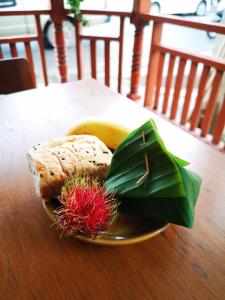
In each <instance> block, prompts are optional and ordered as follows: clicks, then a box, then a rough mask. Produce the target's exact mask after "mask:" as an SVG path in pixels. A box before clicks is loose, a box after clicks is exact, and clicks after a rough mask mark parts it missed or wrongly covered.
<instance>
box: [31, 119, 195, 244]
mask: <svg viewBox="0 0 225 300" xmlns="http://www.w3.org/2000/svg"><path fill="white" fill-rule="evenodd" d="M107 147H108V148H111V149H112V150H115V151H114V153H113V154H112V153H111V151H110V150H109V149H108V148H107ZM27 157H28V161H29V165H30V170H31V171H32V172H33V174H34V182H35V188H36V193H37V194H38V195H40V196H41V197H42V198H45V199H46V198H52V197H57V201H56V203H57V205H56V206H55V207H56V210H55V211H54V218H55V223H56V224H57V226H58V227H59V228H61V229H62V230H63V233H66V234H69V235H71V234H75V235H84V236H86V237H88V238H93V239H94V238H96V237H97V236H99V235H101V234H104V233H105V232H107V231H108V230H109V228H110V226H111V225H112V223H113V222H114V221H115V220H116V217H117V215H118V214H119V213H121V214H122V213H123V214H127V215H133V216H136V217H138V218H139V219H141V220H144V221H146V220H148V221H149V220H153V221H159V222H163V223H164V224H166V223H173V224H178V225H182V226H185V227H189V228H191V227H192V226H193V222H194V211H195V205H196V201H197V198H198V195H199V191H200V186H201V178H200V177H199V176H198V175H197V174H195V173H194V172H192V171H190V170H189V169H187V168H186V166H187V165H188V164H189V163H188V162H186V161H184V160H182V159H181V158H179V157H177V156H175V155H173V154H172V153H171V152H169V151H168V149H167V148H166V146H165V144H164V142H163V140H162V138H161V137H160V135H159V132H158V130H157V127H156V124H155V123H154V121H153V120H152V119H150V120H148V121H147V122H145V123H144V124H143V125H142V126H140V127H138V128H136V129H135V130H133V131H130V130H129V129H125V128H122V127H121V126H119V125H116V124H112V123H108V122H105V121H96V120H92V121H91V120H89V121H84V122H82V123H79V124H77V125H76V126H74V127H73V128H72V129H71V130H70V131H69V132H68V135H67V136H65V137H60V138H55V139H53V140H51V141H49V142H45V143H42V144H38V145H37V146H34V147H33V148H32V149H31V150H30V151H29V152H28V154H27Z"/></svg>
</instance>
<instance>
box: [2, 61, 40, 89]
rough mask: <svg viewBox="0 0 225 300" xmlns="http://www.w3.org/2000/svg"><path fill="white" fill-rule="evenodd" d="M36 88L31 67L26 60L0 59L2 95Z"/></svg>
mask: <svg viewBox="0 0 225 300" xmlns="http://www.w3.org/2000/svg"><path fill="white" fill-rule="evenodd" d="M35 87H36V85H35V82H34V78H33V76H32V72H31V69H30V65H29V63H28V61H27V60H26V59H24V58H13V59H0V94H9V93H14V92H19V91H23V90H29V89H33V88H35Z"/></svg>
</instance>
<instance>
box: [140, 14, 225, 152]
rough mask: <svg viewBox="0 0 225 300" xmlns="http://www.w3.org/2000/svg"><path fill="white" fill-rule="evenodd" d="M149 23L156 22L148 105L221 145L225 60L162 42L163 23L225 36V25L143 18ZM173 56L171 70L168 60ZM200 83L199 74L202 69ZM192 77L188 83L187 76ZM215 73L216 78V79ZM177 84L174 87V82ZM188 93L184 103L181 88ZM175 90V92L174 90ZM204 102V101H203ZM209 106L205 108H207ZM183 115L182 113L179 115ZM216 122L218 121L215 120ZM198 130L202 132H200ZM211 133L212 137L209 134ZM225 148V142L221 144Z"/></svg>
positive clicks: (223, 121)
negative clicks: (164, 77)
mask: <svg viewBox="0 0 225 300" xmlns="http://www.w3.org/2000/svg"><path fill="white" fill-rule="evenodd" d="M140 18H141V19H143V20H145V21H153V31H152V37H151V49H150V57H149V65H148V74H147V80H146V90H145V99H144V106H145V107H147V108H150V109H152V110H154V111H157V112H159V113H161V114H162V115H164V116H166V117H167V118H168V119H169V120H173V121H175V122H176V123H178V124H179V125H182V126H184V125H185V128H186V129H188V130H190V131H195V133H196V134H199V135H200V136H201V137H203V138H205V140H206V141H209V142H210V143H211V142H212V143H213V144H219V143H220V142H221V140H222V134H223V130H224V126H225V114H224V110H225V88H224V87H222V86H221V82H222V77H223V76H224V72H225V59H222V58H215V57H208V56H204V55H202V54H201V55H199V54H196V53H193V52H191V51H187V50H183V49H179V48H174V47H172V46H168V45H164V44H163V43H162V42H161V34H162V29H163V24H166V23H170V24H174V25H180V26H185V27H190V28H194V29H200V30H206V31H212V32H216V33H220V34H224V35H225V25H221V24H212V23H198V22H194V21H189V20H183V19H181V18H174V17H162V16H156V15H143V14H142V15H140ZM166 56H169V63H168V67H167V69H165V68H166V66H165V57H166ZM177 60H178V61H179V64H178V71H177V73H176V74H174V65H175V61H177ZM201 67H202V71H201V75H200V79H199V83H198V84H196V82H198V80H197V79H198V78H197V73H198V72H197V71H198V70H199V71H200V69H201ZM185 68H186V71H187V72H186V73H187V74H188V76H187V80H186V83H184V73H185ZM163 72H164V73H166V80H165V90H164V93H163V95H161V87H162V75H163ZM212 74H213V77H212ZM210 75H211V77H212V78H211V79H212V83H211V88H210V92H209V96H208V97H207V99H206V96H207V95H206V93H205V92H206V85H207V82H208V80H209V77H210ZM174 76H175V83H174V86H173V87H172V79H173V77H174ZM182 87H183V88H184V90H185V96H184V100H182V99H181V89H182ZM194 88H195V89H196V90H197V96H196V97H194V107H193V108H191V107H190V103H191V99H193V90H194ZM220 88H223V94H224V96H223V99H222V104H221V105H220V107H219V111H218V112H216V105H217V103H218V92H219V89H220ZM172 89H173V90H174V93H172V92H171V90H172ZM203 100H204V101H203ZM204 104H205V106H204ZM179 112H180V113H179ZM213 119H214V120H213ZM196 129H198V130H196ZM209 133H210V135H208V134H209ZM220 146H221V147H224V141H223V142H221V145H220Z"/></svg>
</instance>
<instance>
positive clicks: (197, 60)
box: [0, 0, 225, 148]
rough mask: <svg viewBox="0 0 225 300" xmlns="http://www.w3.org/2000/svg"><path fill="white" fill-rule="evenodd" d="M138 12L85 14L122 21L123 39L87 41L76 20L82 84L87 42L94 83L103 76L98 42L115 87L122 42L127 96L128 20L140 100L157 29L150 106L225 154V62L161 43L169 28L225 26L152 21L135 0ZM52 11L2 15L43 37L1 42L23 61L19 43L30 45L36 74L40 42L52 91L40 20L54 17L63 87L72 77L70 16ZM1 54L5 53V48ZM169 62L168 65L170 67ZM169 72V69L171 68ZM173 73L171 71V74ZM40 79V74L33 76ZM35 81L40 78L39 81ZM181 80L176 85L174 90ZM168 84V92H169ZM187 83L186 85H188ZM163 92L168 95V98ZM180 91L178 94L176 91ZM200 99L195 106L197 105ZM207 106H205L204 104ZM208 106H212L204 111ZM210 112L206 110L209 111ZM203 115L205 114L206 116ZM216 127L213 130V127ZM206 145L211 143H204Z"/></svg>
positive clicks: (133, 90)
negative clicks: (23, 18) (31, 21)
mask: <svg viewBox="0 0 225 300" xmlns="http://www.w3.org/2000/svg"><path fill="white" fill-rule="evenodd" d="M134 3H136V4H134V8H133V11H132V12H119V11H95V10H83V11H82V12H83V13H85V14H86V15H88V14H91V15H105V16H117V17H119V19H120V30H119V34H118V36H116V37H115V36H111V34H110V32H109V34H107V35H104V36H101V35H99V34H94V35H87V34H84V33H83V32H82V28H81V25H80V24H78V23H77V21H76V20H75V19H74V25H75V31H74V35H75V41H76V59H77V78H78V79H82V78H83V64H82V63H83V58H82V45H81V44H82V43H81V42H82V40H89V41H90V58H91V63H90V75H91V77H93V78H98V74H97V61H96V51H97V47H96V44H97V41H100V40H101V41H103V42H104V57H103V61H104V82H105V84H106V85H107V86H110V83H111V77H110V75H111V65H112V63H113V64H115V62H112V61H111V57H110V48H111V42H114V41H115V42H117V43H118V44H119V50H118V61H117V62H116V64H117V65H118V74H117V77H118V78H117V90H118V92H121V90H122V85H123V82H122V79H123V73H122V70H123V68H122V65H123V48H124V21H125V18H129V19H130V20H131V23H133V24H134V26H135V37H134V47H133V59H132V61H131V65H132V72H131V79H130V91H129V93H128V95H127V96H128V97H129V98H130V99H133V100H137V99H139V98H140V94H139V87H140V70H141V67H142V62H141V56H142V45H143V29H144V27H145V26H146V25H147V24H149V22H151V23H152V24H153V31H152V36H149V39H151V47H150V49H149V51H150V54H149V63H148V74H147V79H146V85H145V86H146V89H145V97H144V106H145V107H147V108H149V109H151V110H154V111H155V112H158V113H160V114H162V115H164V116H165V117H167V118H168V119H169V120H171V121H173V122H175V121H176V123H177V124H179V125H180V126H183V127H184V126H185V128H186V129H188V130H190V131H192V132H193V131H196V129H198V130H197V132H199V131H200V134H199V136H201V137H206V136H207V138H208V137H209V135H208V133H209V131H210V140H209V141H210V143H213V144H220V146H221V145H222V147H223V148H224V142H222V134H223V130H224V127H225V98H224V100H223V103H222V104H221V106H220V108H219V111H218V112H217V114H216V117H215V120H213V118H214V116H215V108H216V103H217V94H218V90H219V88H220V87H221V81H222V76H223V74H224V71H225V61H224V60H223V59H220V58H215V57H214V58H213V57H207V56H203V55H199V54H196V53H193V52H190V51H187V50H183V49H178V48H174V47H173V46H171V45H165V44H163V43H162V41H161V35H162V29H163V26H164V24H166V23H168V24H174V25H179V26H185V27H189V28H193V29H199V30H205V31H210V32H216V33H220V34H225V26H224V25H221V24H214V23H198V22H195V21H190V20H184V19H181V18H177V17H176V18H175V17H166V16H159V15H158V16H157V15H149V14H148V13H147V12H148V10H149V6H150V1H144V0H135V1H134ZM51 4H52V8H51V10H45V11H22V12H21V11H14V12H12V11H10V12H0V17H1V16H9V15H22V14H23V15H33V16H34V17H35V20H36V27H37V34H35V35H29V36H23V37H10V38H9V37H4V38H3V37H0V44H2V43H8V44H9V45H10V51H11V55H12V57H15V56H17V55H18V52H17V48H16V44H17V42H23V43H24V45H25V52H26V56H27V59H28V60H29V62H30V65H31V67H32V70H34V67H33V59H32V51H31V47H30V42H31V41H34V40H35V41H37V42H38V45H39V50H40V54H41V62H42V71H43V76H44V82H45V84H46V85H47V83H48V80H47V70H46V62H45V55H44V46H43V37H42V32H41V26H40V15H41V14H49V15H50V17H51V19H52V21H53V23H54V27H55V43H56V47H55V51H56V56H57V62H58V70H59V76H60V81H61V82H66V81H67V80H68V76H67V73H68V71H67V59H66V47H65V41H64V33H63V21H64V20H65V18H66V17H67V15H68V14H69V11H68V10H66V9H65V8H64V6H63V1H62V0H57V1H56V0H52V1H51ZM0 49H1V48H0ZM2 57H3V53H2V52H1V50H0V58H2ZM168 57H169V62H168V64H166V63H165V61H166V59H167V58H168ZM177 61H179V65H178V71H177V74H174V73H175V72H174V69H175V64H176V62H177ZM167 66H168V67H167ZM201 67H202V71H201V70H200V71H201V75H200V78H199V83H198V80H197V79H198V78H197V77H198V74H199V69H200V68H201ZM166 68H167V70H166ZM185 68H189V72H188V76H187V78H185V80H184V77H185V76H184V74H185ZM212 70H214V75H213V76H214V78H213V80H212V85H211V91H210V94H209V97H208V99H207V101H205V87H206V84H207V80H208V78H209V76H211V73H212ZM165 73H166V78H163V74H165ZM33 74H34V71H33ZM33 76H35V75H33ZM174 77H175V83H174V85H173V81H174ZM163 81H165V88H164V86H163ZM184 81H186V83H184ZM162 86H163V88H164V93H162ZM182 89H184V90H185V96H184V98H183V99H182V97H181V90H182ZM172 90H174V93H171V91H172ZM193 90H196V91H197V92H196V95H197V96H196V97H194V95H193ZM193 99H194V106H193V107H192V106H191V103H192V101H193ZM203 100H204V101H203ZM203 103H206V106H204V107H203ZM203 108H204V109H203ZM202 112H204V114H203V115H202ZM212 123H213V126H212ZM204 140H206V138H204Z"/></svg>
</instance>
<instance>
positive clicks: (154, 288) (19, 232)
mask: <svg viewBox="0 0 225 300" xmlns="http://www.w3.org/2000/svg"><path fill="white" fill-rule="evenodd" d="M0 112H1V116H0V136H1V142H0V153H1V163H0V166H1V167H0V299H2V300H3V299H4V300H8V299H9V300H12V299H25V300H26V299H40V300H44V299H48V300H50V299H66V300H68V299H135V300H136V299H140V300H143V299H204V300H205V299H225V155H224V154H222V153H219V152H217V151H216V150H215V149H213V148H212V147H210V146H208V145H206V144H204V143H202V142H201V141H199V140H197V139H196V138H195V137H193V136H191V135H189V134H187V133H186V132H184V131H182V130H180V129H178V128H177V127H175V126H174V125H172V124H170V123H168V122H167V121H165V120H163V119H160V118H159V117H157V116H155V115H153V114H152V113H150V112H149V111H147V110H145V109H143V108H141V107H140V106H138V105H137V104H135V103H133V102H131V101H129V100H127V99H125V98H124V97H122V96H120V95H118V94H116V93H114V92H112V91H110V90H109V89H108V88H106V87H104V86H102V85H100V84H98V83H96V82H95V81H94V80H87V81H80V82H76V83H68V84H63V85H54V86H50V87H47V88H41V89H36V90H30V91H26V92H21V93H16V94H11V95H8V96H4V97H1V98H0ZM88 116H91V117H95V116H101V117H103V118H106V119H109V120H112V121H118V122H120V123H122V124H123V125H126V126H130V127H133V128H134V127H136V126H137V125H140V124H141V123H142V122H143V121H145V120H147V119H148V118H149V117H151V116H152V117H154V119H155V121H156V123H157V125H158V128H159V131H160V133H161V135H162V137H163V138H164V140H165V142H166V145H167V146H168V148H169V149H170V150H171V151H173V152H174V153H175V154H177V155H180V156H181V157H183V158H184V159H187V160H188V161H190V162H191V163H192V164H191V168H192V169H193V170H194V171H196V172H197V173H198V174H199V175H201V176H202V178H203V184H202V188H201V193H200V197H199V200H198V203H197V208H196V220H195V224H194V228H193V229H192V230H189V229H186V228H182V227H180V226H172V225H171V226H170V227H169V228H168V229H167V230H166V231H165V232H164V233H162V234H160V235H158V236H156V237H155V238H153V239H150V240H147V241H145V242H143V243H140V244H136V245H131V246H123V247H103V246H96V245H91V244H86V243H82V242H79V241H77V240H76V239H74V238H72V237H64V238H61V239H60V238H59V232H57V231H55V230H54V228H52V227H50V224H51V221H50V220H49V218H48V216H47V215H46V213H45V211H44V210H43V207H42V204H41V202H40V201H38V200H37V198H36V197H35V193H34V187H33V182H32V176H31V174H30V172H29V170H28V166H27V162H26V159H25V153H26V151H27V150H28V149H29V148H30V147H31V146H32V145H33V144H36V143H39V142H42V141H44V140H48V139H50V138H53V137H56V136H62V135H64V134H65V132H66V131H67V130H68V128H70V127H71V125H73V124H74V123H75V122H77V121H78V120H80V118H84V117H88Z"/></svg>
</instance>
